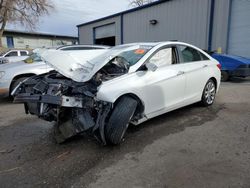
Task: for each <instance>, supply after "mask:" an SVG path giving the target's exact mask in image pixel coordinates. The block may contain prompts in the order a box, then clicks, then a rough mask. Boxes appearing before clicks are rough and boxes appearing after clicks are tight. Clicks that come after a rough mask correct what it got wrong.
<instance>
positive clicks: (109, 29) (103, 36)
mask: <svg viewBox="0 0 250 188" xmlns="http://www.w3.org/2000/svg"><path fill="white" fill-rule="evenodd" d="M94 30H95V40H94V41H95V44H103V45H109V46H114V45H115V24H108V25H104V26H100V27H96V28H94Z"/></svg>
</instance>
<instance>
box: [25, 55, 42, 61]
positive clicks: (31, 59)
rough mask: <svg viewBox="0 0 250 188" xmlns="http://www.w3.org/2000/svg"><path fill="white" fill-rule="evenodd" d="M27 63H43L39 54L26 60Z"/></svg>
mask: <svg viewBox="0 0 250 188" xmlns="http://www.w3.org/2000/svg"><path fill="white" fill-rule="evenodd" d="M24 61H25V62H26V63H33V62H38V61H42V59H41V57H40V55H38V54H37V53H32V54H31V55H30V56H29V57H28V58H26V59H25V60H24Z"/></svg>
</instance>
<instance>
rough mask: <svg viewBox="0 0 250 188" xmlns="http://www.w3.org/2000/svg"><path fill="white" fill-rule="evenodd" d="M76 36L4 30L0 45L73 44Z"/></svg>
mask: <svg viewBox="0 0 250 188" xmlns="http://www.w3.org/2000/svg"><path fill="white" fill-rule="evenodd" d="M77 40H78V38H77V37H73V36H65V35H55V34H48V33H37V32H25V31H14V30H5V31H4V32H3V37H2V45H3V47H5V48H33V49H34V48H41V47H51V46H59V45H65V44H75V43H76V42H77Z"/></svg>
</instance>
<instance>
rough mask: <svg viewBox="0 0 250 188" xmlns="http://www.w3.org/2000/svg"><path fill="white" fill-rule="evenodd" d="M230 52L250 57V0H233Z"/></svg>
mask: <svg viewBox="0 0 250 188" xmlns="http://www.w3.org/2000/svg"><path fill="white" fill-rule="evenodd" d="M230 18H231V20H230V24H229V41H228V53H229V54H234V55H239V56H243V57H248V58H250V21H249V19H250V1H249V0H232V8H231V17H230Z"/></svg>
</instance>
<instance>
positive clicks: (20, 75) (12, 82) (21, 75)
mask: <svg viewBox="0 0 250 188" xmlns="http://www.w3.org/2000/svg"><path fill="white" fill-rule="evenodd" d="M35 75H36V74H34V73H25V74H18V75H16V76H14V78H12V80H11V83H10V87H9V88H10V90H9V92H11V87H12V86H13V84H14V82H15V81H16V80H17V79H19V78H23V77H31V76H35ZM9 95H10V93H9Z"/></svg>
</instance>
